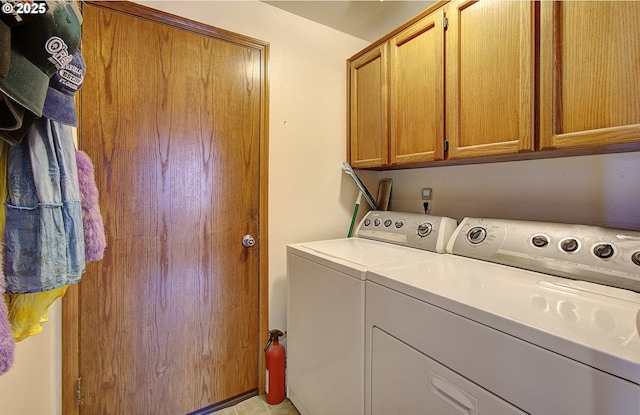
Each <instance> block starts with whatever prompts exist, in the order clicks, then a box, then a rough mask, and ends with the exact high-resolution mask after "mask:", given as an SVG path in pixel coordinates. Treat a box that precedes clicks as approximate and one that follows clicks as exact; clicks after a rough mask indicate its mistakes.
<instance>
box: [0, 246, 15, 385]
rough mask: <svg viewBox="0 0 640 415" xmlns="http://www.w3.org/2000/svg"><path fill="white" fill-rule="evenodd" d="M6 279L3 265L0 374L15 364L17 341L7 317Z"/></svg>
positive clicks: (0, 313) (0, 312) (0, 314)
mask: <svg viewBox="0 0 640 415" xmlns="http://www.w3.org/2000/svg"><path fill="white" fill-rule="evenodd" d="M1 264H2V254H1V253H0V265H1ZM5 286H6V281H5V279H4V273H3V272H2V266H0V375H4V374H5V373H6V372H7V371H8V370H9V369H11V366H12V365H13V352H14V349H15V347H16V342H15V340H14V339H13V334H12V333H11V326H10V325H9V320H8V319H7V303H5V301H4V288H5Z"/></svg>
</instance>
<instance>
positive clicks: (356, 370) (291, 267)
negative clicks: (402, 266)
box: [287, 211, 457, 415]
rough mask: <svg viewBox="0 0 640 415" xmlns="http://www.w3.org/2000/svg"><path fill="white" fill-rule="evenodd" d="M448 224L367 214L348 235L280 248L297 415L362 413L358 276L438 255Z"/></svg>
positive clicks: (451, 226) (290, 390)
mask: <svg viewBox="0 0 640 415" xmlns="http://www.w3.org/2000/svg"><path fill="white" fill-rule="evenodd" d="M456 225H457V223H456V221H455V220H453V219H450V218H444V217H437V216H428V215H423V214H416V213H400V212H391V211H371V212H369V213H368V214H367V215H366V216H365V217H364V218H363V220H362V221H361V222H360V224H359V226H358V228H357V229H356V231H355V233H354V235H355V237H352V238H342V239H334V240H328V241H317V242H307V243H299V244H291V245H288V246H287V274H288V278H287V280H288V310H287V395H288V397H289V398H290V399H291V401H292V402H293V403H294V405H295V406H296V408H298V410H299V411H300V412H301V413H302V414H303V415H329V414H335V415H361V414H363V413H364V373H365V366H364V353H365V346H364V339H365V329H364V321H365V314H364V313H365V280H366V272H367V270H368V269H369V268H371V267H373V266H376V265H382V264H387V263H402V262H404V261H407V260H409V259H411V258H426V257H430V256H442V254H444V252H445V248H446V244H447V241H448V240H449V237H450V236H451V235H452V233H453V231H454V230H455V228H456Z"/></svg>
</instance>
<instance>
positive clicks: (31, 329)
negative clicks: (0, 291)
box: [5, 285, 69, 342]
mask: <svg viewBox="0 0 640 415" xmlns="http://www.w3.org/2000/svg"><path fill="white" fill-rule="evenodd" d="M68 287H69V286H68V285H65V286H63V287H60V288H54V289H53V290H48V291H43V292H40V293H30V294H8V295H6V296H5V297H6V299H7V306H8V309H9V311H8V316H7V317H8V320H9V323H10V324H11V332H10V334H11V336H12V337H13V339H15V341H16V342H21V341H22V340H24V339H26V338H27V337H29V336H33V335H34V334H38V333H40V332H41V331H42V325H43V324H44V323H46V322H47V321H49V307H50V306H51V304H53V302H54V301H55V300H57V299H58V298H62V296H63V295H64V294H65V292H67V288H68Z"/></svg>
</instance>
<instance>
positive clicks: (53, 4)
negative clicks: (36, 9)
mask: <svg viewBox="0 0 640 415" xmlns="http://www.w3.org/2000/svg"><path fill="white" fill-rule="evenodd" d="M47 4H48V6H49V9H48V10H47V12H46V13H44V14H42V15H41V16H40V17H39V18H37V19H34V20H30V21H28V22H25V23H23V24H21V25H19V26H15V27H14V28H13V29H12V32H11V36H12V44H13V46H14V47H16V48H17V49H18V50H19V51H20V52H22V54H23V55H24V56H26V57H27V59H29V60H30V61H31V62H33V63H35V64H36V66H38V67H39V68H40V69H42V71H43V72H44V73H46V74H47V75H48V76H49V77H52V76H53V74H54V73H56V71H58V70H59V69H62V68H63V67H64V66H65V65H66V64H68V63H69V62H71V59H72V55H73V53H74V52H75V51H76V50H77V49H78V46H79V45H80V37H81V34H82V30H81V26H80V21H79V20H78V16H77V15H76V13H75V11H74V10H73V7H72V5H71V4H72V3H71V2H69V1H48V2H47Z"/></svg>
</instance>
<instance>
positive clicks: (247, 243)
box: [242, 235, 256, 248]
mask: <svg viewBox="0 0 640 415" xmlns="http://www.w3.org/2000/svg"><path fill="white" fill-rule="evenodd" d="M255 244H256V240H255V239H253V236H251V235H245V236H244V238H242V245H244V246H245V247H246V248H251V247H252V246H253V245H255Z"/></svg>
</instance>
